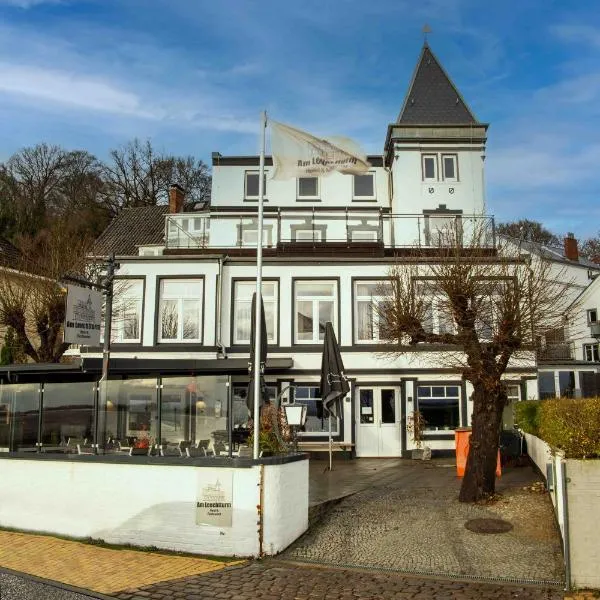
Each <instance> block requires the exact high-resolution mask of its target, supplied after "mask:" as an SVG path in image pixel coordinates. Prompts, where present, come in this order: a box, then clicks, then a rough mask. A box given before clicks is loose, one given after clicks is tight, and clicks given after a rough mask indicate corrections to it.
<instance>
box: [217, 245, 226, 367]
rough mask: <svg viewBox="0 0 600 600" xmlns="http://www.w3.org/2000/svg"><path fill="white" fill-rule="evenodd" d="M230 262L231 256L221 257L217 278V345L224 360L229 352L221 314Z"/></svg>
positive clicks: (218, 352)
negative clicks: (223, 333)
mask: <svg viewBox="0 0 600 600" xmlns="http://www.w3.org/2000/svg"><path fill="white" fill-rule="evenodd" d="M228 260H229V256H220V257H219V274H218V276H217V277H218V280H219V283H218V285H217V315H216V316H217V323H216V332H215V337H216V340H215V342H216V343H215V345H216V346H217V355H218V354H220V355H221V356H222V357H223V358H227V351H226V350H225V345H224V344H223V342H222V340H221V313H222V311H223V267H224V265H225V263H226V262H227V261H228Z"/></svg>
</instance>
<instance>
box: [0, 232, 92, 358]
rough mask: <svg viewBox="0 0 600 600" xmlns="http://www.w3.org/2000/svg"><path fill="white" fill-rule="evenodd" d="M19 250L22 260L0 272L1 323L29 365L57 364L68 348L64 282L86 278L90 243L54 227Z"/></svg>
mask: <svg viewBox="0 0 600 600" xmlns="http://www.w3.org/2000/svg"><path fill="white" fill-rule="evenodd" d="M17 245H18V247H19V249H20V250H21V258H20V259H19V260H17V261H16V262H15V263H13V264H11V265H5V266H3V267H2V268H0V324H2V325H4V326H6V327H11V328H12V330H13V331H14V337H15V343H16V344H17V345H18V347H19V348H20V349H21V350H22V352H23V353H24V354H25V355H26V356H27V357H28V358H29V359H30V360H32V361H34V362H59V361H60V358H61V357H62V355H63V354H64V352H65V351H66V350H67V348H68V344H65V343H64V342H63V335H62V332H63V324H64V319H65V290H64V283H63V278H64V277H65V276H67V275H71V276H73V275H76V276H79V277H89V276H90V273H89V266H88V264H87V260H86V259H87V254H88V250H89V249H90V247H91V244H90V240H88V239H84V238H75V237H73V235H72V234H71V232H70V230H69V228H67V227H66V226H64V225H62V226H59V225H58V224H55V225H54V226H53V227H52V228H50V229H47V230H44V231H42V232H41V233H39V234H38V235H36V236H31V237H22V238H20V239H19V240H18V243H17Z"/></svg>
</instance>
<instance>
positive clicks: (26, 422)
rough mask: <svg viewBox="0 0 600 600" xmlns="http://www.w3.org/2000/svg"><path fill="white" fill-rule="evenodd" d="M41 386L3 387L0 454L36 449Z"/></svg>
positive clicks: (18, 385) (26, 384) (0, 396)
mask: <svg viewBox="0 0 600 600" xmlns="http://www.w3.org/2000/svg"><path fill="white" fill-rule="evenodd" d="M39 388H40V385H39V383H25V384H12V385H0V452H7V451H8V450H10V451H13V452H15V451H27V450H36V449H37V446H36V445H37V441H38V423H39V409H40V404H39Z"/></svg>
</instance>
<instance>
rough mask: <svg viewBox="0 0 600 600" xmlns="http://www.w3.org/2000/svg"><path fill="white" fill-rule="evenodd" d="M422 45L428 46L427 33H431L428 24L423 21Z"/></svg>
mask: <svg viewBox="0 0 600 600" xmlns="http://www.w3.org/2000/svg"><path fill="white" fill-rule="evenodd" d="M422 32H423V46H426V47H427V46H429V44H428V43H427V34H428V33H431V27H429V25H428V24H427V23H425V25H423V29H422Z"/></svg>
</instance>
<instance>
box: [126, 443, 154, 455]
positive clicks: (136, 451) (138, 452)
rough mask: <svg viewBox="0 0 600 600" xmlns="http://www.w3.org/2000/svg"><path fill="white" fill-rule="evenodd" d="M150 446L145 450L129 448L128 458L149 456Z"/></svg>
mask: <svg viewBox="0 0 600 600" xmlns="http://www.w3.org/2000/svg"><path fill="white" fill-rule="evenodd" d="M151 450H152V445H150V446H148V447H147V448H133V447H131V448H129V456H150V451H151Z"/></svg>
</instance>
